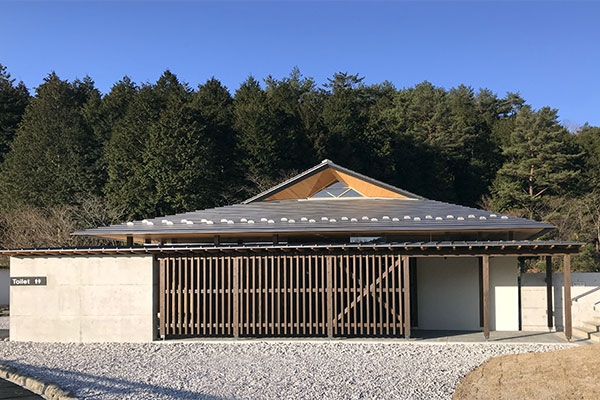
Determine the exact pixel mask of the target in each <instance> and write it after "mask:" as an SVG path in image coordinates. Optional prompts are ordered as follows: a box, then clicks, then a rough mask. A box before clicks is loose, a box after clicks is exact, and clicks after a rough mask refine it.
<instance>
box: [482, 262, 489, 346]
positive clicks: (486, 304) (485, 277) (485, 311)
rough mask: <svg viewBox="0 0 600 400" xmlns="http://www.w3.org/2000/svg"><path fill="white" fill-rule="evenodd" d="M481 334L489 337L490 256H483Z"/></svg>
mask: <svg viewBox="0 0 600 400" xmlns="http://www.w3.org/2000/svg"><path fill="white" fill-rule="evenodd" d="M482 261H483V336H484V337H485V338H486V339H489V337H490V257H489V256H483V257H482Z"/></svg>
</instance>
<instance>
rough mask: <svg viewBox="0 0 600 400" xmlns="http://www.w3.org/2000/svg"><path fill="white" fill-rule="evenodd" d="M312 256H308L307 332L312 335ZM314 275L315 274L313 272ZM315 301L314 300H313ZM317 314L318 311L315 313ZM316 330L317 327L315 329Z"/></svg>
mask: <svg viewBox="0 0 600 400" xmlns="http://www.w3.org/2000/svg"><path fill="white" fill-rule="evenodd" d="M312 259H313V257H312V256H308V323H309V325H308V333H309V334H310V335H312V333H313V282H312V277H313V273H312V272H313V262H312ZM315 276H316V274H315ZM315 303H316V302H315ZM316 314H318V313H316ZM315 332H318V329H316V330H315Z"/></svg>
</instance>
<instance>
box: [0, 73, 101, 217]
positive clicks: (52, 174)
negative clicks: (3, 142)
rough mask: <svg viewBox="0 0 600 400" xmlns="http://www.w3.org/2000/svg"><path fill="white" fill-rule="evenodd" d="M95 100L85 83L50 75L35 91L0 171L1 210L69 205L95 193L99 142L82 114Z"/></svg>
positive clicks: (90, 85)
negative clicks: (12, 205) (18, 206)
mask: <svg viewBox="0 0 600 400" xmlns="http://www.w3.org/2000/svg"><path fill="white" fill-rule="evenodd" d="M98 96H99V93H98V91H97V90H96V89H95V88H94V84H93V82H92V81H91V80H90V79H89V78H85V79H84V80H83V81H74V82H72V83H69V82H67V81H63V80H61V79H60V78H59V77H58V76H57V75H56V74H54V73H52V74H50V75H49V76H48V77H47V78H45V79H44V83H43V84H42V85H40V86H39V87H38V88H37V89H36V97H35V98H34V99H33V100H32V101H31V103H30V105H29V106H28V107H27V109H26V111H25V114H24V115H23V120H22V122H21V124H20V125H19V128H18V130H17V133H16V135H15V139H14V141H13V144H12V146H11V151H10V152H9V153H8V154H7V156H6V160H5V162H4V164H3V165H2V170H1V176H0V180H1V189H0V190H1V191H2V202H3V205H4V206H7V205H9V204H19V203H20V204H28V205H34V206H47V205H55V204H73V203H75V202H77V201H78V197H81V196H89V195H96V194H99V192H100V188H101V185H102V183H101V182H99V181H98V173H97V170H96V167H97V158H96V157H97V154H98V152H97V151H96V149H97V147H98V142H97V141H96V140H95V138H94V135H93V131H92V128H91V127H90V126H89V124H88V122H87V121H86V118H85V115H84V113H83V109H84V107H85V106H86V104H88V102H90V101H94V99H97V98H98Z"/></svg>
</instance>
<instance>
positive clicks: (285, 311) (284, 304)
mask: <svg viewBox="0 0 600 400" xmlns="http://www.w3.org/2000/svg"><path fill="white" fill-rule="evenodd" d="M282 258H283V296H282V300H283V301H282V302H281V303H280V304H282V307H283V334H284V335H287V328H288V326H287V325H288V302H287V295H288V293H287V269H288V257H287V256H285V257H282ZM290 272H291V271H290ZM290 275H291V273H290Z"/></svg>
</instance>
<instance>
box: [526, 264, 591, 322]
mask: <svg viewBox="0 0 600 400" xmlns="http://www.w3.org/2000/svg"><path fill="white" fill-rule="evenodd" d="M552 284H553V286H554V290H553V294H552V301H553V309H554V326H555V330H558V331H562V330H563V329H564V301H563V293H564V281H563V274H562V273H555V274H552ZM521 285H522V287H521V296H522V298H521V299H522V301H521V306H522V318H523V330H526V331H544V330H547V329H548V322H547V314H546V307H547V306H546V274H523V275H522V277H521ZM571 299H572V304H573V305H572V315H573V326H581V323H582V322H583V321H588V320H591V319H592V318H593V317H594V316H596V317H600V273H599V272H573V273H571Z"/></svg>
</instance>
